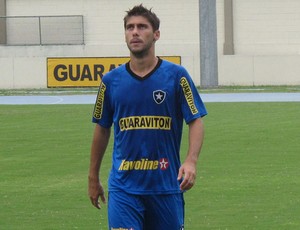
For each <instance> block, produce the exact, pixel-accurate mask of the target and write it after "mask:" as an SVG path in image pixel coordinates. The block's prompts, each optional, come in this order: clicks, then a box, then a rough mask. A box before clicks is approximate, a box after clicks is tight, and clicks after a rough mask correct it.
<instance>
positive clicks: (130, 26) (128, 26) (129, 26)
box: [126, 24, 134, 30]
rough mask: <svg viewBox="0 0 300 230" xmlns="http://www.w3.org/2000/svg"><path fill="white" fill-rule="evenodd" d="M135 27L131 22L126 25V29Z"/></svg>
mask: <svg viewBox="0 0 300 230" xmlns="http://www.w3.org/2000/svg"><path fill="white" fill-rule="evenodd" d="M133 28H134V26H133V25H131V24H129V25H127V26H126V30H133Z"/></svg>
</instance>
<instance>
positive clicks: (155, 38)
mask: <svg viewBox="0 0 300 230" xmlns="http://www.w3.org/2000/svg"><path fill="white" fill-rule="evenodd" d="M159 38H160V31H159V30H156V31H154V38H153V41H157V40H158V39H159Z"/></svg>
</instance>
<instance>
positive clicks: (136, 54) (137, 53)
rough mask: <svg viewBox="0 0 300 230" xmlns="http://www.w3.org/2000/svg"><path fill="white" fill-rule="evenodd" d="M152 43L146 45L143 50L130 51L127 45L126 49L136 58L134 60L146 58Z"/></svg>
mask: <svg viewBox="0 0 300 230" xmlns="http://www.w3.org/2000/svg"><path fill="white" fill-rule="evenodd" d="M152 45H153V44H152V43H149V44H147V46H146V47H144V48H143V49H141V50H134V49H131V48H130V46H129V45H127V46H128V49H129V50H130V53H131V54H132V55H133V56H134V57H136V58H143V57H145V56H147V55H148V54H149V51H150V48H151V47H152Z"/></svg>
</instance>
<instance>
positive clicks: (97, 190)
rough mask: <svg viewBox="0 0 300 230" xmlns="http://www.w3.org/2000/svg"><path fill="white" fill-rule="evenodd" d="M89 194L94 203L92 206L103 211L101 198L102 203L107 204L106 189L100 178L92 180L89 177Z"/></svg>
mask: <svg viewBox="0 0 300 230" xmlns="http://www.w3.org/2000/svg"><path fill="white" fill-rule="evenodd" d="M88 194H89V197H90V200H91V202H92V204H93V205H94V206H95V207H96V208H98V209H101V205H100V202H99V197H100V199H101V201H102V202H103V203H104V204H106V198H105V195H104V189H103V187H102V184H101V182H100V181H99V179H98V178H92V177H89V180H88Z"/></svg>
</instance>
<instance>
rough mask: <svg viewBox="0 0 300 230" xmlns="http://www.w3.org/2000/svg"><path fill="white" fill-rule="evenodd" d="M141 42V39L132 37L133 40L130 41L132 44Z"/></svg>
mask: <svg viewBox="0 0 300 230" xmlns="http://www.w3.org/2000/svg"><path fill="white" fill-rule="evenodd" d="M140 43H142V41H141V40H139V39H132V40H131V41H130V44H140Z"/></svg>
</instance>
